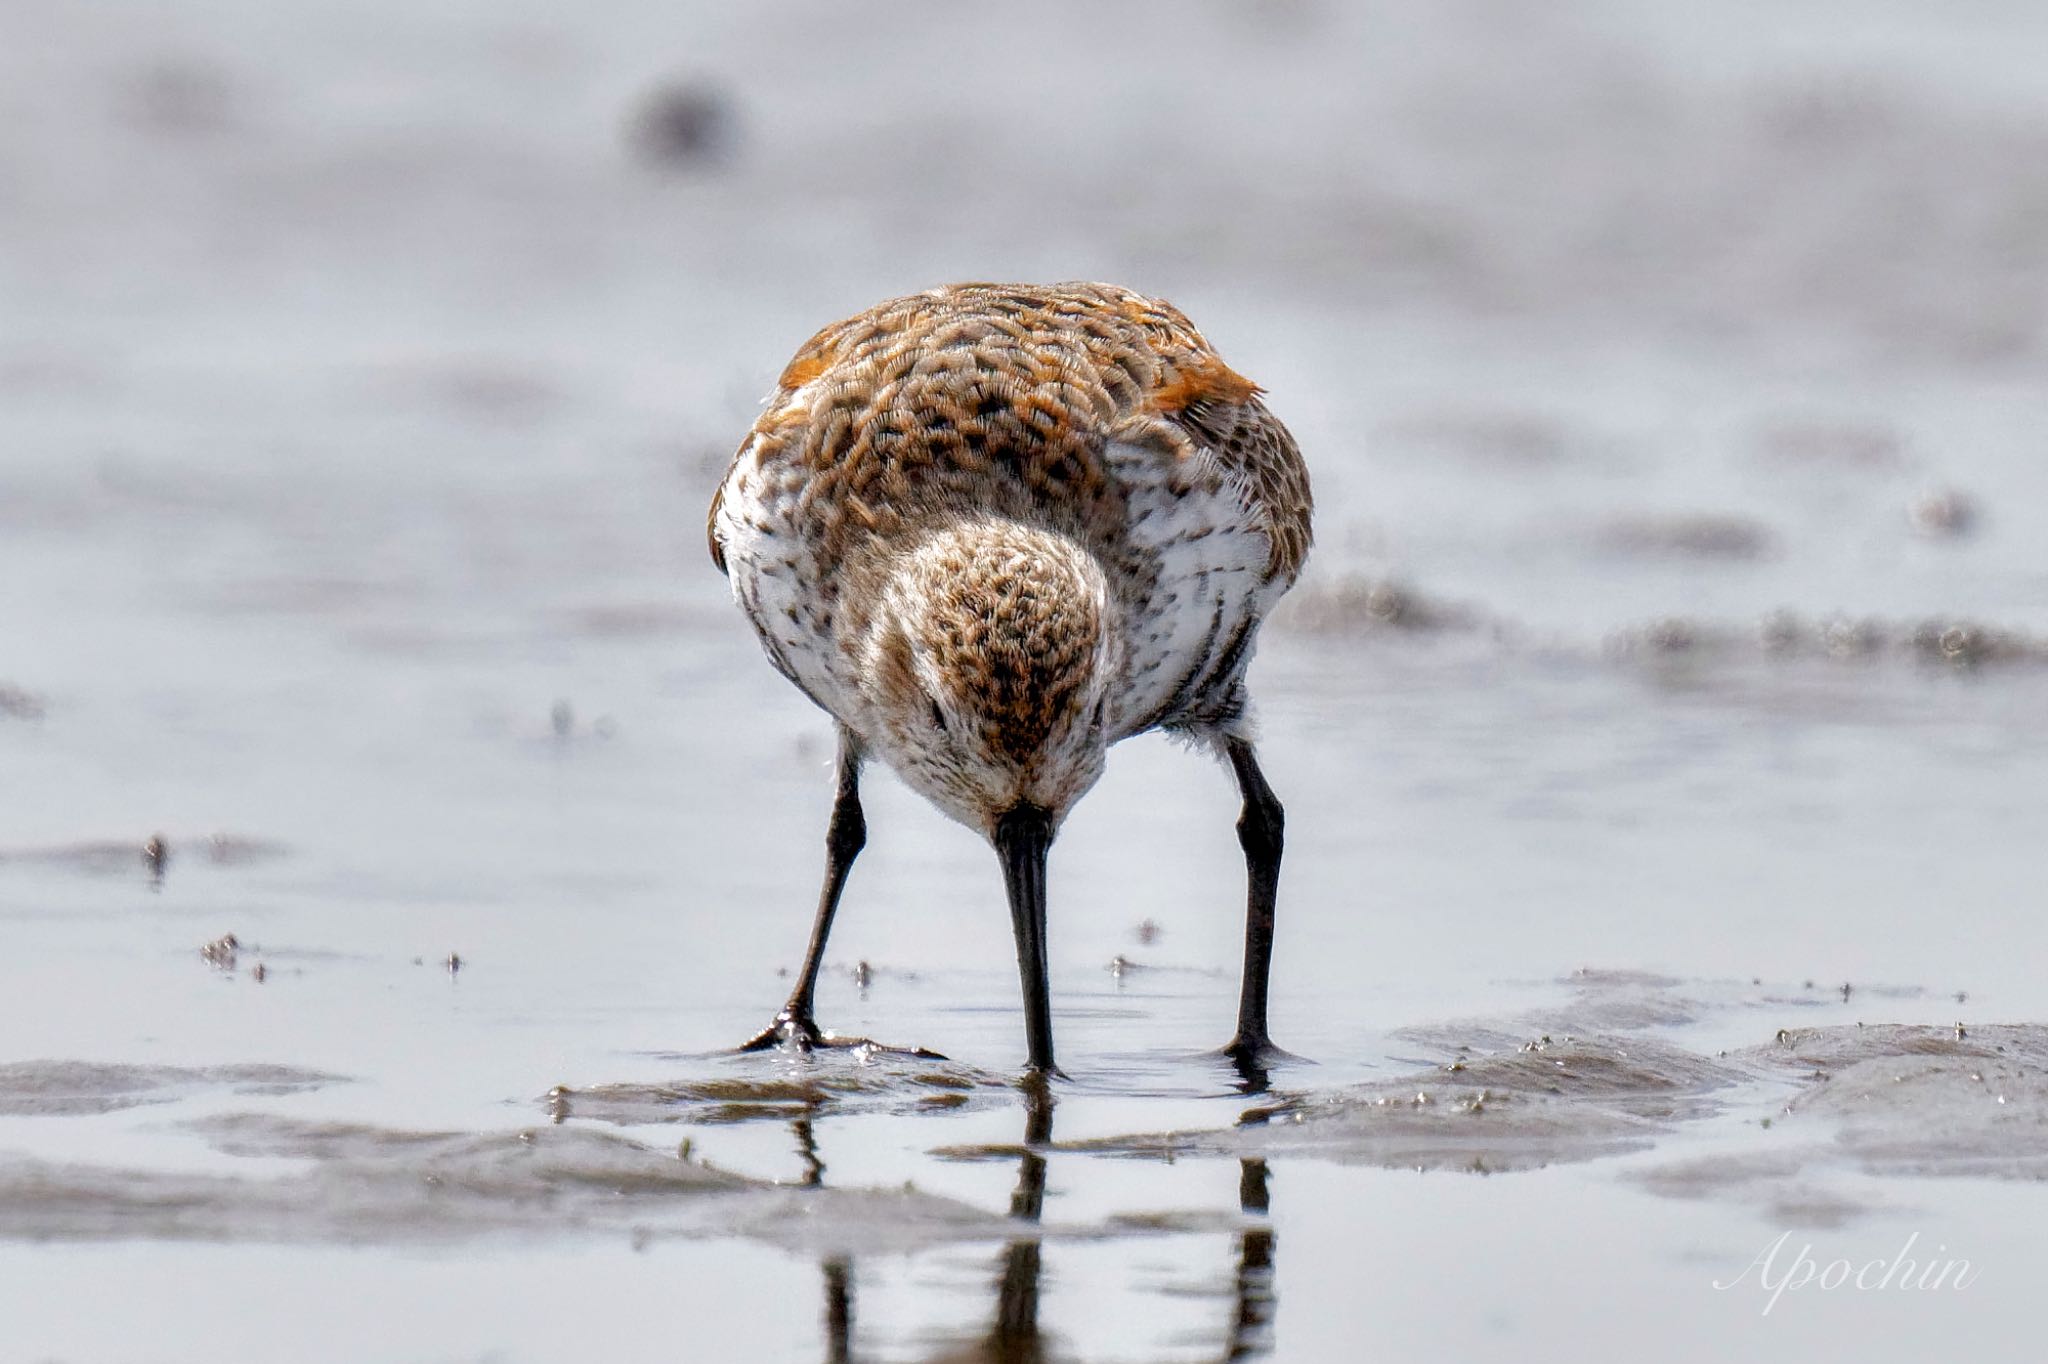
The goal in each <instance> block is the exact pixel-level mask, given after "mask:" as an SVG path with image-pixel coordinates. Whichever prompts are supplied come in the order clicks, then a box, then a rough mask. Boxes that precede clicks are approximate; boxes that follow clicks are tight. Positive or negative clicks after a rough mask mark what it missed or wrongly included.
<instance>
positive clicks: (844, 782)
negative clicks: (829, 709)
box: [740, 732, 868, 1051]
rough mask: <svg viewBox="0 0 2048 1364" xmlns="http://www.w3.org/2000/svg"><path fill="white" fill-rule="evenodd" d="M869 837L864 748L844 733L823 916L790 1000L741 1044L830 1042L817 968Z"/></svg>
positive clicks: (828, 836)
mask: <svg viewBox="0 0 2048 1364" xmlns="http://www.w3.org/2000/svg"><path fill="white" fill-rule="evenodd" d="M867 841H868V823H867V819H866V817H865V816H863V815H862V814H861V810H860V750H859V748H858V747H857V746H856V745H855V743H854V741H853V738H852V736H850V735H848V734H845V733H843V732H842V733H841V734H840V736H839V794H838V797H837V798H836V799H834V800H833V802H832V822H831V823H830V824H828V825H827V826H826V829H825V888H824V889H823V890H822V891H820V892H819V894H818V917H817V918H816V919H815V920H814V921H813V922H812V924H811V942H810V946H809V947H808V948H806V949H805V950H804V966H803V971H802V972H801V973H800V974H799V975H798V977H797V982H796V989H795V990H794V991H793V992H791V994H790V996H789V1003H787V1004H785V1005H784V1006H783V1008H782V1012H781V1013H779V1014H777V1015H776V1016H775V1021H774V1022H773V1023H770V1024H769V1025H768V1026H767V1027H766V1028H765V1029H763V1030H762V1031H761V1032H760V1033H758V1034H756V1035H755V1036H754V1037H752V1038H749V1039H748V1040H747V1041H746V1042H744V1043H742V1044H741V1045H740V1050H741V1051H762V1050H765V1049H766V1048H769V1047H772V1046H776V1045H778V1044H779V1043H782V1042H793V1043H795V1044H796V1045H797V1046H799V1047H802V1048H805V1049H809V1048H811V1047H815V1046H821V1045H824V1044H825V1043H826V1041H827V1039H826V1037H825V1036H824V1034H823V1033H821V1032H819V1031H818V1020H817V1019H816V1018H815V1017H814V1016H813V1015H812V1013H811V1005H812V1001H813V1000H814V999H815V998H816V996H817V992H818V969H819V968H820V967H821V966H823V965H824V964H825V940H826V938H827V937H829V936H830V935H831V932H832V916H833V914H835V913H836V912H837V911H838V909H839V894H840V892H841V891H843V890H845V889H846V877H847V874H848V873H849V872H851V871H852V870H853V859H854V858H856V857H858V856H860V850H861V849H862V848H863V847H865V846H866V845H867ZM833 1040H836V1039H833Z"/></svg>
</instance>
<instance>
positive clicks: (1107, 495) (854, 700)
mask: <svg viewBox="0 0 2048 1364" xmlns="http://www.w3.org/2000/svg"><path fill="white" fill-rule="evenodd" d="M1259 393H1260V389H1259V388H1258V386H1257V385H1255V384H1254V383H1252V382H1251V381H1250V380H1249V379H1246V378H1245V377H1244V376H1243V375H1241V374H1239V373H1238V372H1237V371H1236V370H1234V369H1232V368H1231V367H1230V366H1229V365H1227V364H1225V363H1224V361H1223V360H1222V359H1221V357H1219V356H1218V355H1217V354H1216V352H1215V351H1214V350H1213V349H1212V348H1211V347H1210V346H1209V344H1208V342H1207V341H1206V340H1205V339H1204V338H1203V337H1202V335H1201V333H1200V332H1198V331H1197V330H1196V329H1195V327H1194V325H1193V324H1192V323H1190V322H1189V321H1188V319H1187V318H1186V317H1185V316H1183V315H1182V314H1181V313H1180V312H1179V310H1177V309H1175V308H1174V307H1172V306H1171V305H1169V304H1166V303H1163V302H1160V301H1158V300H1156V299H1149V298H1145V297H1143V296H1141V295H1139V294H1135V293H1132V292H1130V291H1128V290H1125V289H1119V288H1115V287H1113V286H1110V285H1103V284H1060V285H1001V284H963V285H954V286H950V287H947V288H941V289H933V290H931V291H929V292H926V293H923V294H916V295H912V296H910V297H907V298H900V299H893V300H890V301H888V302H885V303H882V304H879V305H877V306H876V307H874V308H871V309H869V310H868V311H867V312H865V313H862V314H860V315H859V316H857V317H853V318H849V319H847V320H845V321H843V322H838V323H835V324H833V325H832V326H829V327H826V328H825V329H824V330H822V331H820V332H818V333H817V334H816V335H815V336H813V337H812V338H811V339H810V340H809V341H808V342H806V343H805V344H804V346H803V347H802V348H801V349H800V350H799V351H798V352H797V354H796V356H795V358H793V359H792V360H791V361H790V362H789V364H788V365H787V366H786V367H785V368H784V370H783V372H782V376H781V380H780V382H779V385H778V387H777V389H776V391H775V393H774V394H772V395H771V396H770V398H769V399H768V402H767V404H766V407H765V410H764V411H763V412H762V414H761V416H760V418H759V419H758V420H757V421H756V422H755V423H754V426H753V429H752V430H751V431H750V432H749V433H748V435H747V438H746V439H745V441H744V442H742V444H741V446H740V448H739V451H738V453H737V454H736V455H735V456H734V459H733V464H732V468H731V470H730V471H729V472H728V474H727V476H726V479H725V481H724V483H723V484H722V485H721V487H720V489H719V492H718V495H717V497H716V498H715V499H714V500H713V502H712V506H711V513H710V521H709V531H710V541H711V554H712V558H713V560H714V561H715V562H716V563H717V564H718V566H719V567H720V568H721V569H722V570H725V571H726V572H727V573H728V575H729V576H730V577H731V578H732V583H733V592H734V596H735V598H736V599H737V600H738V601H739V603H740V605H741V606H742V607H743V608H744V609H745V611H746V613H747V615H748V617H749V619H750V620H751V621H752V622H753V625H754V628H755V630H756V631H757V633H758V634H759V635H760V638H761V642H762V645H763V647H764V648H765V649H766V651H767V653H768V656H769V658H770V659H771V660H772V661H773V662H774V664H775V666H776V667H777V669H779V670H780V671H781V672H782V673H783V674H784V675H785V676H787V677H788V678H789V679H790V680H791V681H793V682H794V683H796V685H797V686H799V687H801V688H802V689H803V690H804V691H805V693H806V694H808V695H809V696H810V697H811V698H812V699H813V700H814V701H816V702H817V703H818V704H819V705H820V706H822V707H823V708H824V709H826V710H827V711H829V712H830V713H831V714H832V715H833V716H834V718H835V719H836V720H837V721H838V722H839V725H840V728H841V734H842V799H854V800H855V802H856V803H855V804H854V806H853V810H854V813H855V815H856V816H857V814H858V805H857V798H856V797H850V796H848V795H847V793H848V792H849V791H851V790H852V785H851V782H852V778H851V775H850V774H851V773H852V772H855V771H857V768H858V763H859V761H860V760H861V759H862V758H863V757H865V756H870V755H873V756H879V757H881V758H883V759H885V760H886V761H888V762H889V763H890V765H891V766H893V767H895V768H896V770H897V771H898V772H899V773H900V774H901V775H902V776H903V777H904V779H905V780H906V781H907V782H908V783H909V784H910V785H911V786H912V787H914V788H916V789H917V790H919V791H921V792H922V793H924V794H925V795H926V796H928V797H929V798H930V799H931V800H932V801H933V802H934V803H935V804H937V805H938V806H939V807H940V808H941V809H943V810H945V811H946V812H947V813H948V814H950V815H952V816H953V817H954V818H956V819H959V820H961V821H962V822H963V823H966V824H968V825H970V826H971V827H975V828H978V829H980V830H981V831H982V832H983V833H985V834H987V835H988V836H989V837H990V838H991V839H993V840H995V841H996V842H997V844H998V846H999V847H1007V846H1009V845H1008V844H1007V843H1006V842H1005V840H1006V839H1012V838H1013V833H1014V830H1015V829H1017V828H1019V827H1022V826H1021V825H1020V824H1019V823H1018V821H1019V820H1020V819H1022V820H1024V821H1025V823H1031V821H1032V820H1036V819H1038V818H1039V817H1040V816H1042V817H1043V820H1042V822H1043V824H1044V826H1045V827H1044V829H1043V831H1042V833H1043V838H1044V839H1045V840H1047V841H1049V839H1050V837H1051V833H1052V832H1053V831H1054V830H1056V829H1057V827H1058V824H1059V821H1060V820H1061V819H1062V818H1063V817H1064V816H1065V814H1066V812H1067V811H1068V810H1069V809H1070V808H1072V805H1073V803H1074V802H1075V801H1077V800H1079V799H1080V797H1081V796H1082V795H1083V794H1085V793H1086V791H1087V790H1088V788H1089V787H1090V786H1092V785H1093V784H1094V782H1095V780H1096V779H1097V777H1099V775H1100V774H1101V770H1102V761H1103V754H1104V751H1105V750H1106V748H1107V747H1108V745H1109V744H1111V743H1114V742H1116V741H1117V740H1119V739H1122V738H1125V737H1128V736H1130V735H1132V734H1137V733H1141V732H1143V731H1145V730H1148V729H1153V728H1168V729H1175V730H1179V731H1183V732H1186V733H1188V734H1191V735H1193V736H1194V737H1196V738H1198V739H1200V740H1203V741H1205V742H1209V743H1213V744H1215V745H1216V746H1217V747H1219V748H1221V749H1224V750H1225V751H1227V752H1229V753H1230V754H1231V757H1232V762H1233V764H1234V765H1235V766H1236V767H1237V770H1238V774H1239V779H1240V784H1241V785H1244V786H1245V790H1246V794H1247V802H1248V804H1247V810H1248V811H1250V810H1251V809H1252V804H1253V803H1254V802H1253V796H1254V791H1253V786H1254V785H1256V786H1258V788H1259V789H1260V790H1263V781H1262V779H1261V780H1255V779H1256V778H1257V770H1256V765H1255V764H1253V763H1251V759H1250V746H1249V738H1248V735H1247V733H1246V732H1245V728H1244V725H1245V710H1246V700H1245V693H1244V675H1245V670H1246V668H1247V667H1248V665H1249V663H1250V659H1251V654H1252V645H1253V642H1254V639H1255V636H1256V633H1257V629H1258V625H1259V622H1260V620H1261V619H1262V618H1263V616H1264V615H1265V613H1266V611H1267V610H1268V609H1269V608H1270V607H1271V605H1272V603H1273V602H1274V601H1275V600H1276V599H1277V598H1278V597H1279V595H1280V594H1281V593H1283V592H1285V591H1286V590H1287V588H1288V587H1289V586H1291V585H1292V584H1293V582H1294V580H1295V578H1296V577H1297V576H1298V575H1299V573H1300V571H1301V568H1302V564H1303V561H1304V560H1305V558H1306V557H1307V554H1308V549H1309V541H1310V511H1311V503H1310V494H1309V484H1308V475H1307V471H1306V469H1305V467H1304V466H1303V464H1302V461H1301V456H1300V453H1299V451H1298V450H1297V449H1296V447H1295V444H1294V441H1293V439H1292V438H1291V437H1290V436H1289V435H1288V433H1287V430H1286V428H1285V427H1284V426H1282V425H1281V424H1280V422H1279V421H1278V420H1277V419H1276V418H1275V417H1274V416H1273V415H1272V414H1271V413H1270V412H1269V411H1268V410H1267V409H1266V407H1265V405H1264V403H1263V402H1262V401H1261V400H1260V397H1259ZM1240 750H1241V755H1240ZM1247 772H1249V773H1250V776H1249V777H1248V776H1247ZM1264 800H1265V801H1266V802H1269V803H1270V805H1271V810H1270V812H1269V813H1270V816H1271V818H1272V819H1273V820H1274V821H1276V827H1275V828H1274V830H1273V839H1274V846H1273V851H1272V857H1273V859H1274V861H1273V867H1274V871H1275V873H1276V874H1277V858H1278V845H1277V837H1278V831H1277V819H1278V803H1277V802H1272V801H1271V793H1270V791H1266V792H1264ZM1261 808H1262V809H1263V808H1264V807H1263V806H1262V807H1261ZM1247 817H1248V818H1249V817H1250V815H1249V814H1248V816H1247ZM1033 827H1036V826H1035V825H1034V826H1033ZM1006 830H1008V831H1012V832H1006ZM1033 837H1037V835H1035V834H1034V835H1033ZM1013 841H1014V840H1013ZM856 846H857V845H856ZM1247 847H1248V848H1249V847H1250V844H1247ZM1042 853H1043V847H1042V844H1041V845H1040V846H1039V855H1040V856H1041V857H1042ZM1007 856H1008V854H1007V853H1006V857H1007ZM846 860H848V861H850V860H851V859H850V854H849V855H848V857H847V859H846ZM1007 865H1009V864H1008V863H1007V862H1006V866H1007ZM1020 874H1021V873H1020ZM830 885H831V883H828V890H829V889H830ZM1015 893H1016V890H1015V884H1014V883H1013V909H1014V908H1015V904H1014V899H1015ZM836 894H837V892H836V890H831V895H832V897H833V898H834V899H835V900H836ZM1041 918H1042V906H1041ZM829 920H830V910H829V907H826V906H821V920H820V925H821V926H820V930H819V935H818V937H817V938H816V940H815V942H814V948H815V949H817V950H822V942H823V936H822V934H823V927H824V926H825V925H827V924H829ZM1018 922H1019V925H1020V926H1019V934H1020V937H1019V944H1020V952H1021V951H1023V949H1024V946H1025V936H1024V934H1025V928H1024V920H1023V919H1020V920H1019V921H1018ZM1042 937H1043V930H1042V924H1041V926H1040V930H1039V939H1040V940H1039V943H1038V947H1039V948H1040V949H1041V950H1042V947H1043V942H1042ZM809 965H810V967H811V971H810V975H814V973H815V962H812V963H810V964H809ZM810 975H807V977H806V979H807V980H808V979H809V978H810ZM1260 976H1261V981H1260V998H1259V1007H1258V1011H1257V1012H1258V1017H1257V1019H1256V1020H1251V1019H1249V1018H1248V1017H1247V1019H1245V1020H1241V1027H1240V1032H1241V1033H1245V1032H1247V1030H1249V1031H1251V1032H1255V1033H1256V1037H1255V1038H1254V1040H1255V1041H1257V1042H1258V1043H1259V1044H1260V1045H1265V1044H1264V1041H1263V1036H1264V1004H1263V988H1264V987H1263V969H1261V972H1260ZM1247 979H1248V981H1249V974H1248V977H1247ZM1248 988H1249V987H1248ZM807 989H808V987H807V986H806V990H807ZM1027 994H1028V992H1027ZM802 1002H803V1008H802V1009H800V1010H797V1012H798V1014H800V1015H805V1016H807V1013H808V997H807V994H806V995H805V998H804V1000H803V1001H802ZM1027 1002H1028V998H1027ZM798 1003H799V1001H798V1000H794V999H793V1000H792V1008H793V1009H795V1008H796V1006H797V1004H798ZM1043 1050H1044V1052H1045V1055H1046V1056H1047V1057H1048V1058H1049V1055H1050V1037H1049V1032H1048V1033H1047V1035H1046V1037H1045V1039H1044V1047H1043ZM1040 1051H1041V1047H1040V1045H1039V1036H1038V1030H1037V1029H1036V1028H1035V1027H1034V1031H1033V1055H1034V1061H1036V1060H1037V1059H1038V1057H1039V1053H1040Z"/></svg>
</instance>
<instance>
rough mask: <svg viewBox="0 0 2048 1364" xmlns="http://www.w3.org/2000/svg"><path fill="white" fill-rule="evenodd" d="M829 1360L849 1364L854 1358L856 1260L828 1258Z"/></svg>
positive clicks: (826, 1289)
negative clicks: (854, 1263) (854, 1272)
mask: <svg viewBox="0 0 2048 1364" xmlns="http://www.w3.org/2000/svg"><path fill="white" fill-rule="evenodd" d="M824 1268H825V1360H826V1364H847V1361H848V1360H850V1359H852V1358H853V1262H852V1261H850V1260H847V1259H843V1258H839V1259H831V1260H827V1261H825V1266H824Z"/></svg>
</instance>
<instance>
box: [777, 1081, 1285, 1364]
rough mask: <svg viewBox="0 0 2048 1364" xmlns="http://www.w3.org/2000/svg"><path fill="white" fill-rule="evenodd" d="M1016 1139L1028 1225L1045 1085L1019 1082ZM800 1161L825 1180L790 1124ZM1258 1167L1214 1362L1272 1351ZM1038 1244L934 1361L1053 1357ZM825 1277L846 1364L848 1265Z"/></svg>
mask: <svg viewBox="0 0 2048 1364" xmlns="http://www.w3.org/2000/svg"><path fill="white" fill-rule="evenodd" d="M1022 1088H1023V1093H1024V1141H1023V1145H1022V1147H1021V1148H1020V1150H1019V1154H1018V1157H1017V1161H1018V1164H1017V1187H1016V1189H1015V1190H1014V1191H1013V1192H1012V1193H1011V1195H1010V1216H1011V1217H1013V1218H1015V1219H1016V1220H1017V1221H1019V1222H1023V1223H1028V1224H1031V1225H1032V1226H1033V1227H1036V1225H1037V1223H1038V1221H1039V1219H1040V1216H1041V1215H1042V1214H1043V1212H1044V1210H1045V1175H1046V1158H1045V1150H1046V1148H1047V1147H1049V1146H1050V1145H1051V1143H1052V1115H1053V1107H1054V1099H1053V1096H1052V1092H1051V1089H1050V1087H1049V1085H1048V1084H1047V1082H1046V1081H1045V1080H1044V1079H1042V1078H1036V1077H1034V1078H1031V1079H1027V1080H1025V1081H1024V1082H1023V1086H1022ZM790 1127H791V1131H792V1132H794V1133H795V1135H796V1139H797V1151H798V1155H799V1156H800V1157H801V1159H802V1160H803V1162H804V1177H803V1180H802V1182H803V1184H804V1185H805V1186H807V1187H808V1186H815V1185H817V1184H819V1183H821V1182H822V1181H823V1178H824V1171H825V1165H824V1162H823V1160H822V1159H821V1158H820V1157H819V1155H818V1144H817V1139H816V1136H815V1133H814V1131H813V1129H812V1125H811V1120H810V1119H809V1118H798V1119H796V1120H795V1121H794V1122H793V1123H791V1125H790ZM1269 1179H1270V1176H1269V1174H1268V1172H1267V1169H1266V1162H1265V1161H1263V1160H1259V1159H1256V1158H1253V1157H1245V1158H1243V1159H1242V1160H1240V1162H1239V1172H1238V1186H1237V1188H1238V1209H1239V1211H1240V1212H1242V1213H1244V1214H1245V1215H1246V1218H1247V1221H1246V1224H1245V1226H1244V1228H1243V1229H1242V1230H1241V1231H1239V1233H1238V1237H1237V1274H1236V1299H1237V1301H1236V1304H1235V1310H1234V1311H1233V1313H1232V1315H1231V1318H1230V1327H1229V1332H1228V1334H1227V1336H1226V1338H1225V1340H1224V1342H1223V1349H1222V1352H1221V1353H1220V1354H1219V1355H1218V1356H1217V1358H1219V1359H1225V1360H1230V1359H1250V1358H1253V1357H1255V1356H1257V1355H1262V1354H1265V1353H1266V1352H1267V1351H1269V1350H1270V1349H1271V1348H1272V1331H1273V1316H1274V1303H1275V1299H1274V1294H1273V1277H1274V1238H1273V1229H1272V1227H1271V1225H1270V1224H1268V1222H1267V1221H1266V1218H1267V1215H1268V1213H1269V1211H1270V1208H1271V1193H1270V1190H1269V1187H1268V1184H1269ZM1043 1263H1044V1261H1043V1243H1042V1241H1041V1239H1040V1238H1039V1237H1038V1236H1036V1235H1031V1236H1020V1237H1018V1238H1017V1239H1016V1240H1013V1241H1011V1242H1010V1243H1009V1244H1008V1245H1006V1246H1004V1247H1003V1254H1002V1261H1001V1264H1002V1272H1001V1274H1000V1275H999V1276H998V1277H997V1279H996V1281H995V1289H996V1308H995V1318H994V1320H993V1322H992V1323H991V1324H990V1327H989V1330H988V1333H987V1334H986V1335H985V1336H983V1337H981V1338H980V1339H979V1340H976V1341H972V1342H969V1343H967V1344H966V1345H965V1346H964V1348H963V1347H962V1346H960V1345H952V1346H948V1347H947V1348H946V1349H945V1350H943V1351H942V1352H940V1353H939V1354H936V1355H934V1356H932V1357H931V1358H932V1359H933V1361H934V1364H942V1362H948V1361H957V1364H970V1362H978V1364H1040V1361H1044V1360H1048V1359H1051V1358H1053V1357H1054V1356H1053V1355H1052V1353H1051V1343H1050V1341H1049V1340H1048V1339H1047V1337H1046V1336H1045V1335H1044V1334H1043V1333H1041V1331H1040V1330H1039V1326H1038V1296H1039V1281H1040V1277H1041V1274H1042V1271H1043ZM822 1268H823V1271H824V1280H825V1312H824V1327H825V1358H826V1360H827V1361H828V1364H846V1361H849V1360H852V1359H854V1358H855V1355H854V1353H853V1326H854V1265H853V1261H852V1260H851V1259H850V1258H848V1257H845V1256H834V1257H832V1258H829V1259H827V1260H825V1261H824V1262H823V1265H822Z"/></svg>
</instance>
